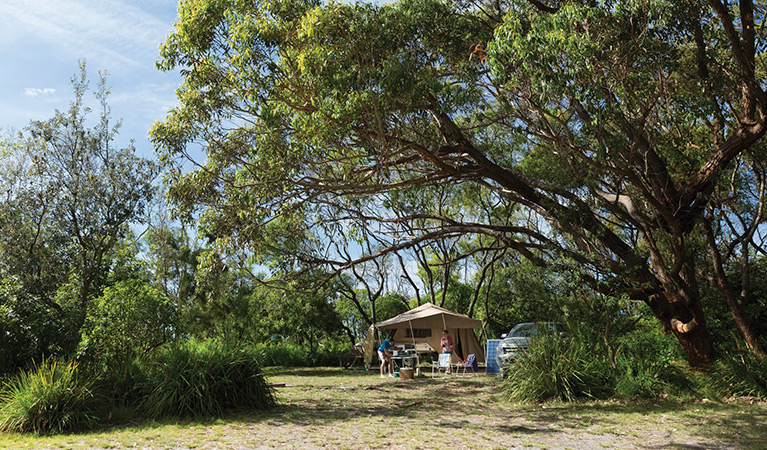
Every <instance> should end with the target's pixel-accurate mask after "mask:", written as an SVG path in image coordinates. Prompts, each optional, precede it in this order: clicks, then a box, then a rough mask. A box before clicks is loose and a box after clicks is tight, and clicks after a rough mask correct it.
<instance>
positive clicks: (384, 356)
mask: <svg viewBox="0 0 767 450" xmlns="http://www.w3.org/2000/svg"><path fill="white" fill-rule="evenodd" d="M393 348H394V338H391V337H388V338H386V339H384V341H383V342H381V346H380V347H378V359H380V360H381V378H386V375H384V367H386V363H387V362H388V363H389V376H390V377H394V374H393V373H392V371H393V365H394V364H393V362H392V359H391V357H392V353H391V349H393Z"/></svg>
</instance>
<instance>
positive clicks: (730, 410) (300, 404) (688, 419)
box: [0, 368, 767, 450]
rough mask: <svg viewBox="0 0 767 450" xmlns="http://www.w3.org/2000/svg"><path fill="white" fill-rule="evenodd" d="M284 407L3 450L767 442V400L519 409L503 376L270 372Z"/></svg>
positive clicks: (18, 442) (20, 443) (13, 440)
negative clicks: (506, 397)
mask: <svg viewBox="0 0 767 450" xmlns="http://www.w3.org/2000/svg"><path fill="white" fill-rule="evenodd" d="M267 373H268V375H269V381H270V382H272V383H276V384H283V383H284V386H281V387H277V388H276V390H277V395H278V398H279V402H280V406H279V407H278V408H277V409H275V410H273V411H270V412H266V413H260V414H249V413H233V414H232V415H231V416H228V417H226V418H224V419H219V420H215V421H181V422H178V421H173V422H170V421H168V422H142V423H132V422H130V421H124V422H123V423H121V424H116V425H113V426H112V427H111V428H109V429H106V430H102V431H98V432H92V433H82V434H72V435H64V436H53V437H34V436H21V435H15V434H5V435H0V448H14V449H15V448H24V447H25V448H57V449H59V448H73V449H85V448H89V449H90V448H101V449H123V448H142V449H155V448H159V449H192V448H194V449H237V450H239V449H253V448H309V449H316V448H342V449H343V448H346V449H360V448H382V449H383V448H387V449H388V448H395V449H404V448H408V449H414V448H422V449H433V448H490V449H499V448H531V449H534V448H539V449H584V448H585V449H589V448H591V449H604V448H621V449H623V448H637V449H639V448H642V449H661V448H662V449H674V448H678V449H682V448H686V449H689V448H707V449H711V448H713V449H717V448H721V449H725V448H727V449H731V448H744V449H745V448H748V449H752V448H764V449H767V404H765V403H760V402H755V401H749V400H744V399H741V400H738V401H736V402H731V403H716V402H702V401H685V402H677V401H670V400H666V401H656V402H652V401H649V402H589V403H582V404H563V403H546V404H533V405H519V404H509V403H506V402H504V401H503V400H502V399H501V392H500V389H499V381H500V380H499V379H498V378H495V377H492V376H477V377H473V378H456V377H446V376H444V375H443V376H441V377H440V378H436V379H434V380H432V379H430V378H428V377H426V378H418V379H415V380H400V379H391V378H387V379H381V378H380V377H379V376H378V373H377V370H370V371H362V370H359V369H357V370H341V369H332V368H322V369H283V368H270V369H268V370H267Z"/></svg>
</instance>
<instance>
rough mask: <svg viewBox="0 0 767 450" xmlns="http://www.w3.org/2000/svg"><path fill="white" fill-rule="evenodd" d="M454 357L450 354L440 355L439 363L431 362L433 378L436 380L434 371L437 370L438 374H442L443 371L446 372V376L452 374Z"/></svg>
mask: <svg viewBox="0 0 767 450" xmlns="http://www.w3.org/2000/svg"><path fill="white" fill-rule="evenodd" d="M452 356H453V355H451V354H450V353H441V354H440V355H439V360H438V361H432V362H431V377H432V378H434V369H437V373H440V372H441V371H443V370H444V371H445V374H448V373H450V365H451V362H450V358H452Z"/></svg>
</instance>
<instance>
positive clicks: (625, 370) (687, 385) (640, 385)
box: [614, 317, 698, 399]
mask: <svg viewBox="0 0 767 450" xmlns="http://www.w3.org/2000/svg"><path fill="white" fill-rule="evenodd" d="M654 320H655V319H652V318H648V317H645V318H643V319H641V320H640V322H639V323H638V324H637V328H636V329H633V330H631V331H629V332H627V333H625V334H623V335H621V336H618V337H617V338H616V341H617V343H618V345H619V349H618V355H617V357H616V365H617V371H616V377H617V381H616V384H615V394H614V395H615V396H616V397H619V398H626V399H632V398H637V397H639V398H657V397H661V396H662V395H664V394H668V395H674V396H684V395H695V392H696V390H697V389H698V388H697V383H696V381H695V380H694V379H693V374H692V373H690V371H689V369H688V368H687V367H686V366H684V365H682V364H681V363H680V361H682V360H683V354H682V352H681V349H679V346H678V345H677V343H676V342H675V340H674V338H673V336H670V335H666V334H663V333H662V332H661V330H659V329H658V327H657V326H656V325H655V324H654V323H649V322H650V321H653V322H654Z"/></svg>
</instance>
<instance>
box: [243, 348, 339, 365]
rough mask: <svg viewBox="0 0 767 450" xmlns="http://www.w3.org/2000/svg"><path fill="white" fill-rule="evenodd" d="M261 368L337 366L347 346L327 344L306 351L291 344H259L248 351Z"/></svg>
mask: <svg viewBox="0 0 767 450" xmlns="http://www.w3.org/2000/svg"><path fill="white" fill-rule="evenodd" d="M247 351H248V352H249V353H250V354H252V355H253V356H254V357H255V358H256V359H257V360H258V362H259V363H260V364H261V366H262V367H271V366H280V367H318V366H335V365H338V362H339V360H340V358H342V357H343V355H344V354H346V353H348V351H349V350H348V344H346V343H344V344H334V343H328V344H327V345H326V346H324V347H320V348H318V349H315V350H314V351H307V349H306V347H305V346H300V345H297V344H294V343H291V342H279V343H268V344H265V343H259V344H253V345H251V346H250V347H249V348H248V350H247Z"/></svg>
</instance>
